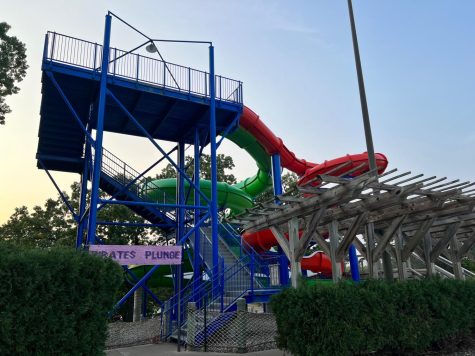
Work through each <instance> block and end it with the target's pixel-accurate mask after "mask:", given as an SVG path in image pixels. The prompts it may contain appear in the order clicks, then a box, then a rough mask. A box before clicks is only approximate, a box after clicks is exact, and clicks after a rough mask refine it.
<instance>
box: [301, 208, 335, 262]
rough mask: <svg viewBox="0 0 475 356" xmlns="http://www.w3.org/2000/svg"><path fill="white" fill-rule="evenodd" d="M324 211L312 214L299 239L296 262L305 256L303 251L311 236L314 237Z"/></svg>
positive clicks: (324, 209)
mask: <svg viewBox="0 0 475 356" xmlns="http://www.w3.org/2000/svg"><path fill="white" fill-rule="evenodd" d="M326 210H327V209H326V207H322V208H320V209H319V210H318V211H317V212H316V213H315V214H313V216H312V218H311V219H310V223H309V224H308V227H307V229H306V230H305V233H304V234H303V236H302V237H301V238H300V241H299V243H298V245H297V249H296V251H295V258H296V259H297V260H298V261H300V260H301V259H302V257H303V255H304V254H305V251H306V250H307V248H308V244H309V243H310V240H311V238H312V236H314V232H315V230H316V229H317V226H318V223H319V221H320V219H321V218H322V216H323V214H325V212H326Z"/></svg>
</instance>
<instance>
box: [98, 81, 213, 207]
mask: <svg viewBox="0 0 475 356" xmlns="http://www.w3.org/2000/svg"><path fill="white" fill-rule="evenodd" d="M107 94H108V95H109V96H110V97H111V98H112V100H114V101H115V102H116V104H117V105H118V106H119V107H120V109H121V110H122V111H123V112H124V113H125V114H126V115H127V117H128V118H129V119H130V120H131V121H132V122H133V123H134V125H135V126H136V127H137V128H138V129H139V130H140V131H141V132H142V133H143V134H144V135H145V137H147V138H148V139H149V141H150V142H151V143H152V144H153V145H154V146H155V148H156V149H158V150H159V151H160V153H161V154H162V155H164V156H165V157H166V158H167V160H168V161H169V162H170V164H171V165H172V166H173V167H174V168H175V169H176V170H177V171H178V172H180V174H182V175H183V178H185V179H186V180H187V181H188V183H189V184H190V185H191V186H192V187H193V188H194V189H195V191H196V192H198V193H199V194H200V195H201V196H202V197H203V199H204V200H205V201H206V202H207V203H208V204H211V201H210V200H209V199H208V197H207V196H206V195H205V194H204V193H203V192H202V191H201V190H200V189H198V187H197V186H196V185H195V183H193V181H192V180H191V179H190V178H189V177H188V175H187V174H186V172H184V171H183V170H181V169H180V167H178V165H177V164H176V163H175V162H174V161H173V160H172V159H171V158H170V157H169V156H167V153H166V152H165V151H164V150H163V148H161V147H160V145H159V144H158V143H157V142H155V140H154V138H153V137H152V136H151V135H150V134H149V133H148V131H147V130H145V128H144V127H143V126H142V125H140V123H139V122H138V121H137V119H136V118H135V117H134V116H133V115H132V114H131V113H130V112H129V110H127V108H126V107H125V106H124V105H123V104H122V103H121V102H120V100H119V99H117V97H116V96H115V95H114V93H112V91H111V90H110V89H107Z"/></svg>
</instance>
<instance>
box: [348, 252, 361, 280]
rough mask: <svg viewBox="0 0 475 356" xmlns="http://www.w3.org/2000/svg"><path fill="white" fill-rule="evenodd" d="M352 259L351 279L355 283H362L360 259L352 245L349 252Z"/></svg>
mask: <svg viewBox="0 0 475 356" xmlns="http://www.w3.org/2000/svg"><path fill="white" fill-rule="evenodd" d="M348 254H349V257H350V269H351V279H353V281H355V282H359V281H360V270H359V267H358V257H357V256H356V247H355V245H353V244H351V245H350V249H349V251H348Z"/></svg>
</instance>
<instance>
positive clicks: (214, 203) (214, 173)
mask: <svg viewBox="0 0 475 356" xmlns="http://www.w3.org/2000/svg"><path fill="white" fill-rule="evenodd" d="M209 94H210V102H209V136H210V146H211V206H210V213H211V246H212V248H213V254H212V256H213V271H214V275H213V287H216V286H217V283H219V279H218V274H219V254H218V243H219V242H218V185H217V179H218V168H217V161H216V87H215V77H214V47H213V45H210V46H209ZM215 290H216V289H215Z"/></svg>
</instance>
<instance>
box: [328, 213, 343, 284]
mask: <svg viewBox="0 0 475 356" xmlns="http://www.w3.org/2000/svg"><path fill="white" fill-rule="evenodd" d="M328 231H329V233H330V259H331V261H332V278H333V282H338V281H339V280H340V279H341V264H340V263H338V262H339V261H337V259H336V250H337V248H338V243H339V239H340V235H339V234H338V222H337V221H336V220H334V221H332V222H331V224H330V225H329V227H328Z"/></svg>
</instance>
